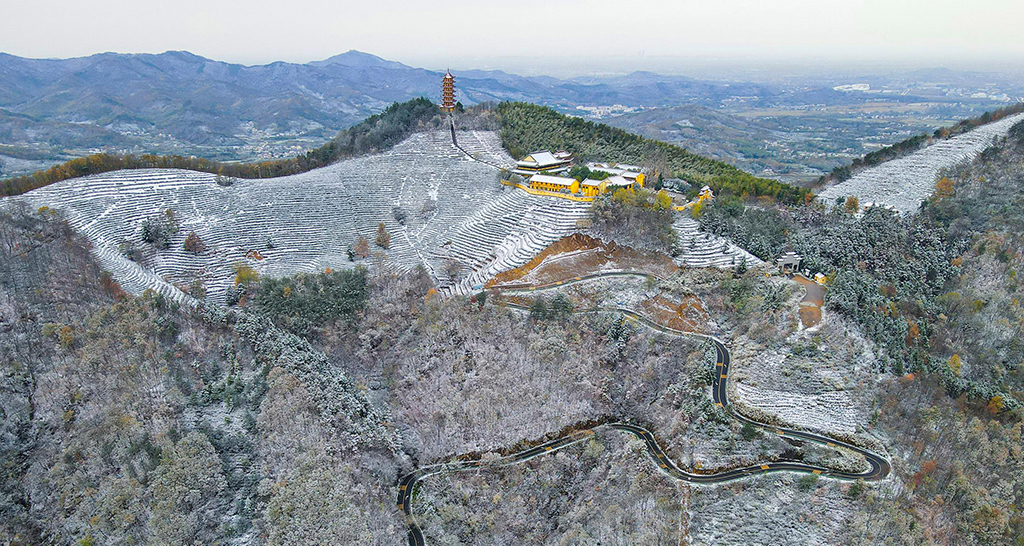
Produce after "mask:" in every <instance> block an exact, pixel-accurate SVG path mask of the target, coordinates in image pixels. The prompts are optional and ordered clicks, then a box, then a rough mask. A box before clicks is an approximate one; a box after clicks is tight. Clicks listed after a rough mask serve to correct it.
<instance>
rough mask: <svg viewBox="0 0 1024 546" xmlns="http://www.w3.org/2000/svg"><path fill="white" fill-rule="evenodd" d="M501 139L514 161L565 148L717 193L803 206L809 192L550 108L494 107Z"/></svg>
mask: <svg viewBox="0 0 1024 546" xmlns="http://www.w3.org/2000/svg"><path fill="white" fill-rule="evenodd" d="M498 113H499V114H500V116H501V140H502V143H503V144H504V145H505V148H506V149H508V151H509V153H511V154H512V155H513V156H514V157H523V156H525V155H526V154H528V153H530V152H532V151H536V150H542V149H547V150H568V151H570V152H572V153H573V155H574V156H576V158H577V159H580V160H586V161H614V162H620V163H629V164H637V165H643V166H647V167H652V168H654V169H655V170H657V171H658V172H659V173H660V174H661V175H662V176H664V177H666V178H668V177H679V178H683V179H685V180H686V181H688V182H690V183H691V185H696V186H697V187H698V189H699V187H700V186H701V185H703V184H708V185H709V186H711V189H713V190H715V192H716V193H723V194H729V195H736V196H740V195H749V196H768V197H772V198H775V199H777V200H779V201H782V202H785V203H802V202H803V201H804V200H805V199H806V197H807V195H808V194H809V192H808V191H807V190H804V189H800V188H797V187H795V186H791V185H789V184H785V183H782V182H778V181H775V180H768V179H765V178H757V177H755V176H753V175H751V174H749V173H745V172H743V171H741V170H739V169H737V168H736V167H733V166H731V165H729V164H727V163H724V162H721V161H717V160H714V159H709V158H706V157H703V156H699V155H696V154H692V153H690V152H688V151H686V150H684V149H683V148H680V147H678V146H673V145H671V144H666V143H664V142H660V141H657V140H651V139H647V138H644V137H641V136H638V135H635V134H632V133H629V132H627V131H624V130H622V129H617V128H615V127H611V126H608V125H604V124H602V123H594V122H591V121H586V120H583V119H581V118H574V117H570V116H565V115H562V114H559V113H558V112H555V111H554V110H552V109H550V108H545V107H543V106H537V105H535V104H528V103H523V102H504V103H501V104H500V105H498Z"/></svg>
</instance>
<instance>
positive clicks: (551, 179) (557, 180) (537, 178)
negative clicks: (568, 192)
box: [530, 174, 576, 186]
mask: <svg viewBox="0 0 1024 546" xmlns="http://www.w3.org/2000/svg"><path fill="white" fill-rule="evenodd" d="M575 181H576V179H575V178H566V177H564V176H550V175H547V174H535V175H533V176H531V177H530V183H531V184H532V183H534V182H540V183H542V184H561V185H563V186H570V185H572V183H573V182H575Z"/></svg>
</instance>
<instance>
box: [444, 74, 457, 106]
mask: <svg viewBox="0 0 1024 546" xmlns="http://www.w3.org/2000/svg"><path fill="white" fill-rule="evenodd" d="M454 110H455V76H452V71H451V69H448V70H447V71H445V74H444V78H443V79H442V80H441V111H442V112H448V113H449V114H450V113H452V112H453V111H454Z"/></svg>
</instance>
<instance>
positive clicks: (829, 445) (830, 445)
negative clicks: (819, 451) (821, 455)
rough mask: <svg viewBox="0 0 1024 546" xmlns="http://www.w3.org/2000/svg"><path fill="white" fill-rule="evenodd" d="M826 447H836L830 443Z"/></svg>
mask: <svg viewBox="0 0 1024 546" xmlns="http://www.w3.org/2000/svg"><path fill="white" fill-rule="evenodd" d="M827 445H828V447H836V445H835V444H833V443H832V442H829V443H828V444H827Z"/></svg>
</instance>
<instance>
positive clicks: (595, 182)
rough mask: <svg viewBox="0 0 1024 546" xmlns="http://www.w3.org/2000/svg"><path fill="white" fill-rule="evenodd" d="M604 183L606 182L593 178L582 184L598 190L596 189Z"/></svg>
mask: <svg viewBox="0 0 1024 546" xmlns="http://www.w3.org/2000/svg"><path fill="white" fill-rule="evenodd" d="M602 182H604V180H594V179H593V178H587V179H586V180H584V181H583V182H581V183H582V184H583V185H584V186H588V187H595V188H596V187H599V186H600V185H601V183H602Z"/></svg>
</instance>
